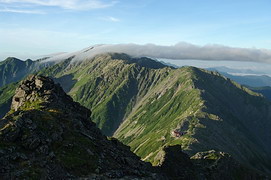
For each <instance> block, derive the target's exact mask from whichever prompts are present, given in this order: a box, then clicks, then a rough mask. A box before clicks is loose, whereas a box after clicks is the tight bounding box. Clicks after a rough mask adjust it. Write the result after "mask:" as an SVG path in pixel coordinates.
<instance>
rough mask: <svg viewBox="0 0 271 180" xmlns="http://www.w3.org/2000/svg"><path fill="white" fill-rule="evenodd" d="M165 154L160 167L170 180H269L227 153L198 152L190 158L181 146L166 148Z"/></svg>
mask: <svg viewBox="0 0 271 180" xmlns="http://www.w3.org/2000/svg"><path fill="white" fill-rule="evenodd" d="M163 153H164V156H163V157H162V160H161V161H160V164H159V167H160V170H161V171H162V172H164V173H165V174H167V176H168V177H169V179H213V180H216V179H227V180H231V179H232V180H234V179H244V180H247V179H268V177H266V176H264V175H261V174H260V173H259V172H256V171H253V170H251V169H249V168H247V167H244V166H243V165H241V164H240V163H238V162H237V161H236V160H234V159H233V158H232V157H231V156H230V155H229V154H227V153H225V152H218V151H214V150H210V151H206V152H198V153H196V154H195V155H194V156H192V157H191V158H190V157H189V156H188V155H187V154H185V153H183V152H182V148H181V146H180V145H175V146H167V147H164V149H163Z"/></svg>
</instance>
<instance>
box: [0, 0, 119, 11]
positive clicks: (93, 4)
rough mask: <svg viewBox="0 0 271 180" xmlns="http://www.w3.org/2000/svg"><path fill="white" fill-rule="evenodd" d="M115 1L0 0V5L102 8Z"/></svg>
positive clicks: (79, 8) (80, 8) (73, 8)
mask: <svg viewBox="0 0 271 180" xmlns="http://www.w3.org/2000/svg"><path fill="white" fill-rule="evenodd" d="M116 3H117V1H105V0H0V5H2V6H5V7H13V6H18V5H27V6H28V7H29V6H30V7H36V8H38V7H37V6H43V7H57V8H61V9H68V10H90V9H102V8H108V7H111V6H113V5H115V4H116Z"/></svg>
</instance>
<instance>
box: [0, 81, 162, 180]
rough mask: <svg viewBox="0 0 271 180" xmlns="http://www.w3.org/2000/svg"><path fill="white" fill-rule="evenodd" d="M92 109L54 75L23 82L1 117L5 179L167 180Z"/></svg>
mask: <svg viewBox="0 0 271 180" xmlns="http://www.w3.org/2000/svg"><path fill="white" fill-rule="evenodd" d="M90 114H91V113H90V110H88V109H87V108H85V107H83V106H81V105H80V104H79V103H76V102H73V100H72V98H71V97H70V96H68V95H66V94H65V92H64V91H63V90H62V88H61V87H60V86H59V85H57V84H54V82H53V80H52V79H50V78H47V77H43V76H29V77H28V78H27V79H26V80H24V81H22V83H21V84H20V85H19V87H18V88H17V90H16V94H15V96H14V97H13V101H12V110H11V111H10V112H9V113H8V114H7V115H6V116H5V117H4V118H3V119H2V120H0V177H1V179H29V178H30V177H31V178H33V179H67V178H68V179H70V178H72V179H73V178H87V179H108V178H117V179H119V178H124V179H125V178H126V179H133V178H142V179H159V178H161V179H165V178H163V176H162V175H161V174H158V173H157V172H156V169H154V168H153V167H152V166H151V165H150V164H148V163H145V162H143V161H141V160H140V158H139V157H137V156H136V155H135V154H133V153H132V152H131V151H130V149H129V147H127V146H125V145H123V144H122V143H120V142H119V141H118V140H116V139H111V140H108V139H107V137H105V136H103V135H102V133H101V132H100V130H99V129H98V128H96V126H95V123H93V122H92V121H91V120H90V118H89V117H90Z"/></svg>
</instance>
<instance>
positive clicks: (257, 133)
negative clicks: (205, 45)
mask: <svg viewBox="0 0 271 180" xmlns="http://www.w3.org/2000/svg"><path fill="white" fill-rule="evenodd" d="M130 59H133V58H130V57H129V56H126V55H122V54H114V53H113V54H112V53H111V54H110V53H109V54H102V55H98V56H95V57H94V58H89V59H86V60H85V61H81V62H76V61H72V59H70V60H63V61H62V62H60V63H58V64H56V65H53V66H52V67H48V68H46V69H44V70H42V71H40V72H39V74H43V75H47V76H51V77H53V78H54V80H56V81H57V82H59V83H60V84H61V85H62V86H63V88H64V89H65V90H66V92H68V94H69V95H71V97H72V98H73V99H74V100H75V101H77V102H79V103H80V104H82V105H84V106H86V107H88V108H90V109H91V110H92V120H93V121H94V122H96V123H97V126H98V127H99V128H100V129H102V131H103V133H105V134H106V135H112V134H114V136H115V137H117V138H118V139H119V140H121V141H122V142H123V143H124V144H126V145H129V146H131V149H132V150H133V152H135V153H136V154H137V155H139V156H140V157H141V158H142V159H143V160H145V161H150V162H152V163H153V164H154V165H157V164H158V163H159V162H160V160H161V158H163V155H162V154H163V147H164V146H165V145H182V148H183V150H184V151H185V152H186V153H188V154H189V155H190V156H192V155H193V154H194V153H197V152H199V151H209V150H210V149H215V150H216V151H223V152H227V153H229V154H231V155H232V156H233V158H234V159H237V160H238V161H239V162H241V164H243V165H246V166H248V167H249V168H254V169H257V170H258V171H261V172H264V173H269V170H268V169H270V167H269V164H268V159H269V156H268V154H269V149H268V146H269V145H270V142H269V140H268V139H269V137H270V133H268V131H267V130H268V127H270V102H268V101H267V100H265V99H264V98H263V97H262V96H261V95H260V94H257V93H254V92H252V91H250V90H248V89H247V88H245V87H243V86H240V85H239V84H237V83H235V82H233V81H231V80H229V79H227V78H225V77H224V76H221V75H220V74H218V73H215V72H209V71H205V70H202V69H198V68H192V67H184V68H180V69H172V68H170V67H167V66H161V67H159V68H156V67H154V68H152V67H148V66H147V67H144V66H146V64H145V63H144V64H143V65H142V64H141V65H140V64H137V63H136V62H133V61H132V63H127V61H128V62H129V60H130ZM151 62H152V61H151ZM147 65H149V64H148V63H147ZM259 104H260V105H261V106H259V107H258V105H259ZM224 107H225V108H224ZM234 108H237V109H238V110H234ZM255 117H256V118H255ZM258 117H259V118H258ZM245 119H248V120H247V121H246V122H245V121H243V120H245ZM254 121H259V122H260V123H259V124H261V125H257V123H256V124H255V123H254ZM235 126H236V127H235ZM254 126H255V128H254ZM175 130H176V131H177V133H180V134H181V136H180V137H176V135H175V134H174V131H175ZM179 131H180V132H179ZM264 133H266V135H265V134H264ZM210 135H212V136H210ZM238 144H239V145H238ZM254 152H257V153H254ZM255 162H256V163H258V164H257V165H256V163H255Z"/></svg>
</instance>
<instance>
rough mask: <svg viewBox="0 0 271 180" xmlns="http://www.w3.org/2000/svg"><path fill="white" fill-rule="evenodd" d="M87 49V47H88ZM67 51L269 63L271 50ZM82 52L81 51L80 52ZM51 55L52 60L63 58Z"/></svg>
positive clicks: (182, 46)
mask: <svg viewBox="0 0 271 180" xmlns="http://www.w3.org/2000/svg"><path fill="white" fill-rule="evenodd" d="M88 49H89V48H88ZM85 50H86V49H84V50H82V51H79V52H75V53H68V54H67V55H66V56H67V57H70V56H72V55H76V57H75V58H74V59H75V60H84V59H86V58H91V57H93V56H95V55H97V54H102V53H107V52H117V53H126V54H129V55H131V56H135V57H142V56H147V57H152V58H164V59H176V60H182V59H183V60H189V59H191V60H206V61H223V60H226V61H250V62H265V63H271V50H268V49H256V48H235V47H228V46H222V45H205V46H198V45H193V44H189V43H178V44H176V45H174V46H160V45H154V44H146V45H137V44H116V45H100V46H94V48H93V49H90V50H88V51H87V52H86V53H85ZM82 52H83V53H82ZM64 57H65V55H62V56H61V57H53V58H52V60H57V59H61V58H64Z"/></svg>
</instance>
